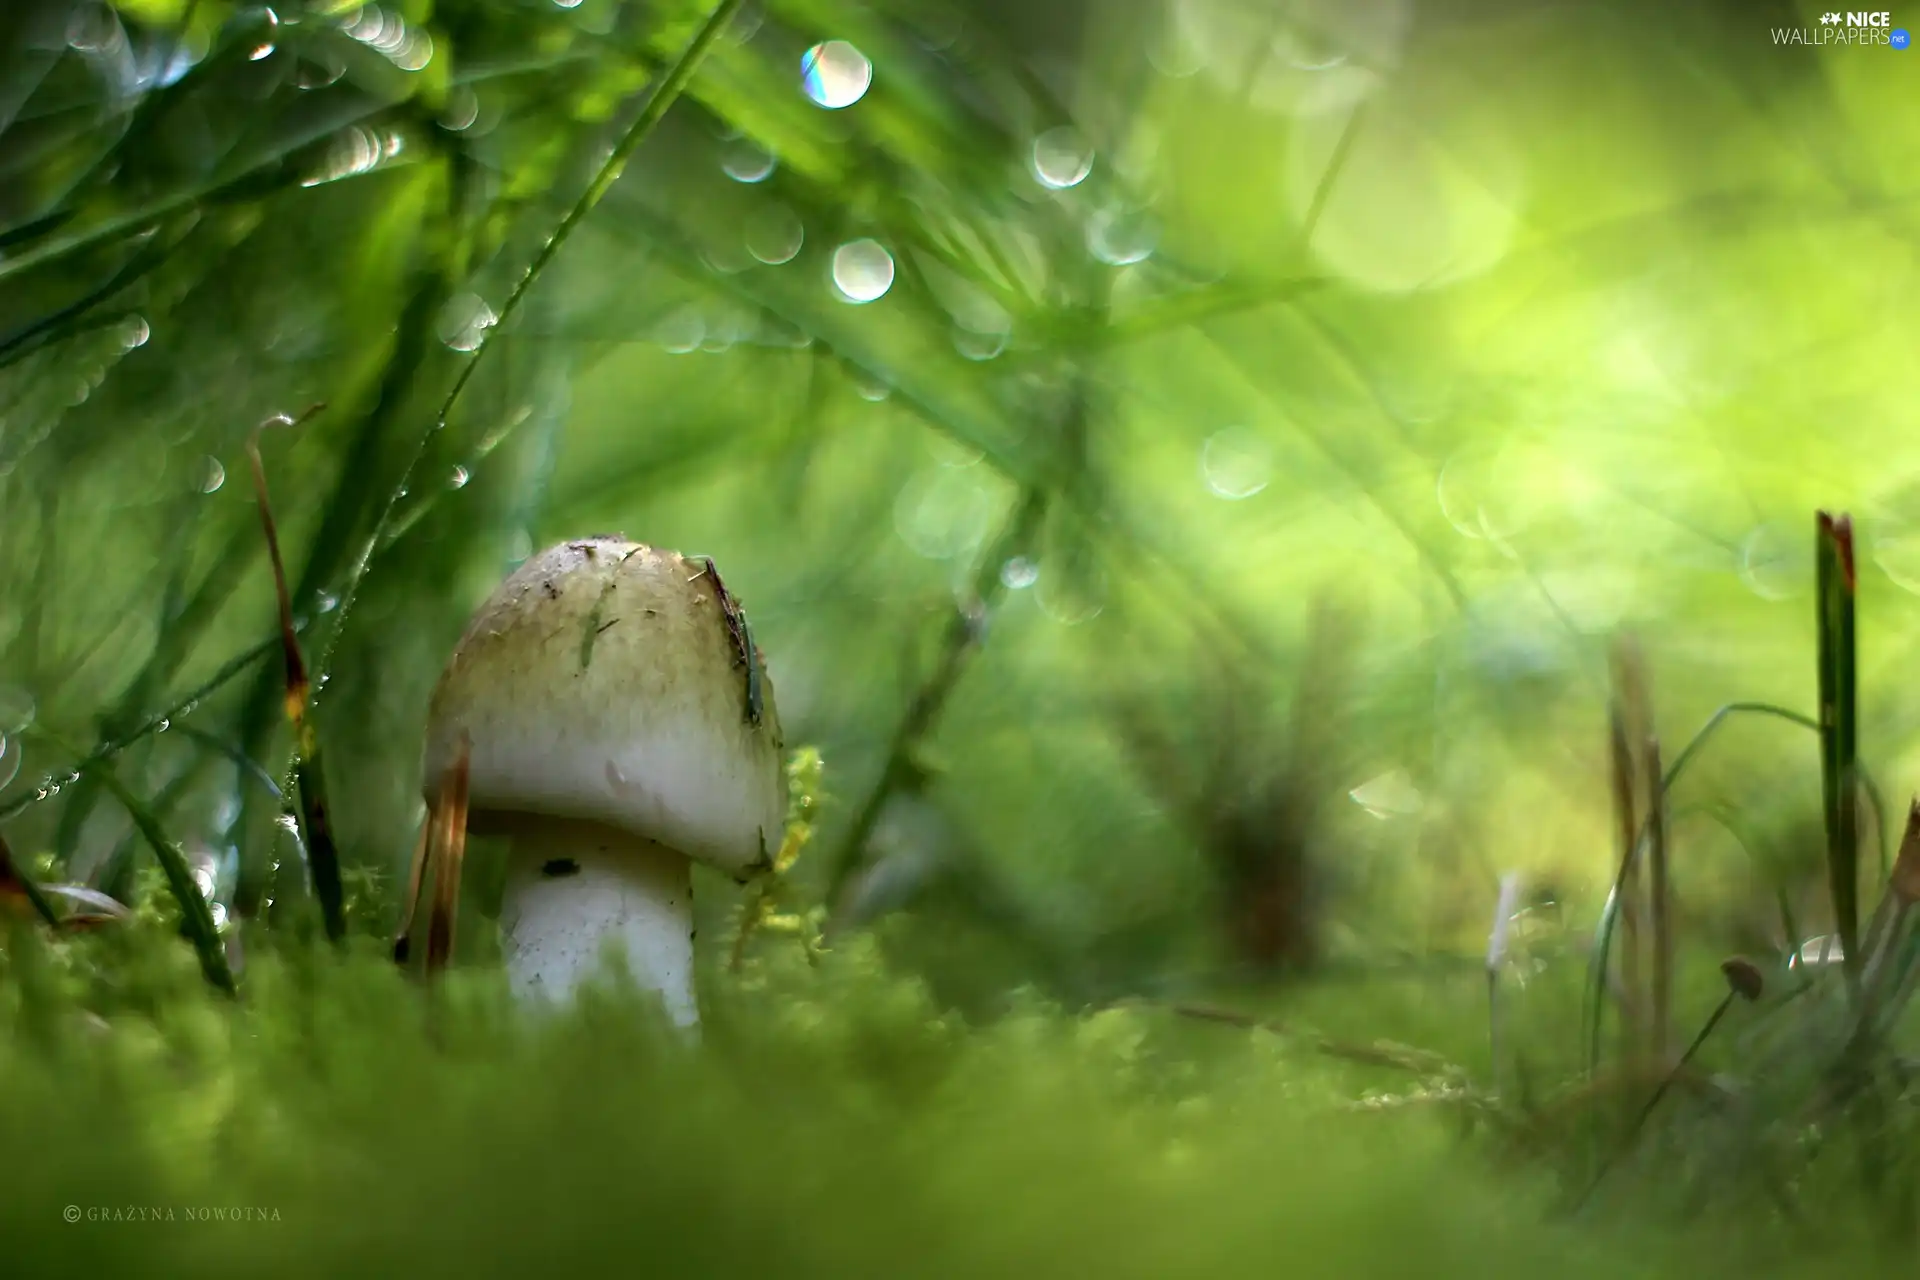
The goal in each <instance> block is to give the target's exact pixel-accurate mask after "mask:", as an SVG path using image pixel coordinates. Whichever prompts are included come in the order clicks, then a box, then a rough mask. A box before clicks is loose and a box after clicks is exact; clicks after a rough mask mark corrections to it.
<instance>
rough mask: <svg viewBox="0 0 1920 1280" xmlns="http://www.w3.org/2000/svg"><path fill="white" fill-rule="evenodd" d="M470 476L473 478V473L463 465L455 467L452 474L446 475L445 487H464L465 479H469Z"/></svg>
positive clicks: (465, 484) (465, 485)
mask: <svg viewBox="0 0 1920 1280" xmlns="http://www.w3.org/2000/svg"><path fill="white" fill-rule="evenodd" d="M472 478H473V473H472V472H470V471H468V470H467V469H466V468H465V467H455V468H454V469H453V474H452V475H450V476H448V477H447V488H449V489H464V488H466V487H467V481H469V480H471V479H472Z"/></svg>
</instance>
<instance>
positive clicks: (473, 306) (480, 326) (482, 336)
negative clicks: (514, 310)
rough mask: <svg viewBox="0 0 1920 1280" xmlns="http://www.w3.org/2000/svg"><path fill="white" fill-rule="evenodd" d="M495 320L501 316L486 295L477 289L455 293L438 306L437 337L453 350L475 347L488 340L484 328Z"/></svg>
mask: <svg viewBox="0 0 1920 1280" xmlns="http://www.w3.org/2000/svg"><path fill="white" fill-rule="evenodd" d="M498 323H500V317H499V316H497V315H495V314H494V311H493V308H492V307H490V306H488V305H487V302H486V299H485V298H482V297H481V296H480V295H479V294H477V293H461V294H456V295H454V296H453V297H451V298H449V299H447V305H446V306H445V307H443V308H441V311H440V324H439V327H438V332H439V334H440V341H442V342H444V343H446V344H447V345H448V346H449V347H452V348H453V349H454V350H455V351H477V350H479V348H480V344H481V343H483V342H485V341H486V340H487V330H489V329H491V328H493V326H494V325H496V324H498Z"/></svg>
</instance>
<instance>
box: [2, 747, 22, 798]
mask: <svg viewBox="0 0 1920 1280" xmlns="http://www.w3.org/2000/svg"><path fill="white" fill-rule="evenodd" d="M24 754H25V753H24V752H22V751H21V750H20V747H19V745H18V744H16V743H14V742H11V741H9V740H8V738H7V735H6V734H4V733H0V791H5V790H6V789H7V788H8V787H10V786H12V785H13V780H14V779H15V778H16V777H18V776H19V774H20V761H21V757H22V756H23V755H24Z"/></svg>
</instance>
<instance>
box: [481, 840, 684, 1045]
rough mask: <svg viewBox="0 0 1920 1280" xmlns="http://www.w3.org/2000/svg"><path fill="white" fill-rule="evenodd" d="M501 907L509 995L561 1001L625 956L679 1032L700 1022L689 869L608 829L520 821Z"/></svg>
mask: <svg viewBox="0 0 1920 1280" xmlns="http://www.w3.org/2000/svg"><path fill="white" fill-rule="evenodd" d="M512 842H513V851H512V853H511V855H510V856H509V859H508V863H507V880H506V891H505V895H504V897H503V898H502V901H501V910H500V929H501V943H502V950H503V951H504V952H505V953H506V961H507V977H508V980H509V981H510V983H511V985H512V987H513V992H514V995H515V996H517V997H519V998H520V999H522V1000H529V1001H533V1000H541V1001H553V1002H559V1003H564V1002H566V1001H568V1000H571V999H572V998H573V995H574V992H575V991H576V990H577V989H578V988H579V986H580V985H581V983H583V982H585V981H587V980H588V979H590V978H593V977H595V976H596V975H598V974H600V973H602V972H603V970H602V968H601V965H602V963H603V961H604V960H605V959H606V957H607V948H609V947H613V948H617V949H618V950H619V951H620V952H621V953H624V962H625V965H626V970H627V972H628V973H630V974H631V975H632V976H633V979H634V981H635V982H636V983H637V984H638V985H640V986H641V987H643V988H645V989H647V990H650V991H657V992H659V993H660V998H661V1000H662V1001H663V1002H664V1003H665V1004H666V1008H667V1016H668V1017H670V1018H671V1019H672V1020H673V1021H674V1023H675V1024H676V1025H678V1026H682V1027H690V1026H694V1025H696V1024H698V1022H699V1021H700V1011H699V1006H698V1005H697V1004H696V1003H695V1002H694V989H693V864H692V863H691V862H689V861H688V859H687V856H686V855H685V854H683V853H678V852H676V851H674V850H672V849H669V848H667V847H666V846H665V845H660V844H655V843H654V842H653V841H651V840H642V839H639V838H637V837H635V836H631V835H628V834H627V833H626V832H624V831H618V830H615V829H614V828H612V827H606V826H601V825H600V824H598V823H593V822H579V821H569V820H566V819H559V818H552V819H549V818H535V817H521V818H518V819H517V820H516V821H515V822H514V824H513V830H512Z"/></svg>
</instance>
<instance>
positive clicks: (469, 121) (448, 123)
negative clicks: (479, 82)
mask: <svg viewBox="0 0 1920 1280" xmlns="http://www.w3.org/2000/svg"><path fill="white" fill-rule="evenodd" d="M479 118H480V95H479V94H477V93H475V92H474V91H473V90H472V89H470V88H468V87H467V86H466V85H461V86H459V87H458V88H456V89H454V90H453V91H452V92H450V93H449V94H447V105H446V106H445V107H443V108H442V109H441V111H440V127H441V128H442V129H446V130H449V131H451V132H453V133H461V132H463V131H465V130H467V129H471V128H472V127H473V122H474V121H475V120H478V119H479Z"/></svg>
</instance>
